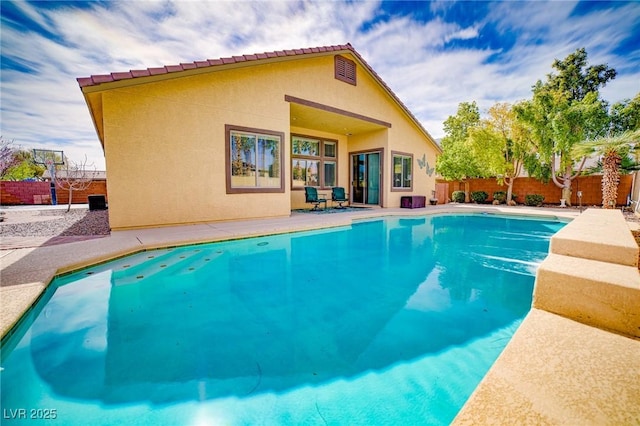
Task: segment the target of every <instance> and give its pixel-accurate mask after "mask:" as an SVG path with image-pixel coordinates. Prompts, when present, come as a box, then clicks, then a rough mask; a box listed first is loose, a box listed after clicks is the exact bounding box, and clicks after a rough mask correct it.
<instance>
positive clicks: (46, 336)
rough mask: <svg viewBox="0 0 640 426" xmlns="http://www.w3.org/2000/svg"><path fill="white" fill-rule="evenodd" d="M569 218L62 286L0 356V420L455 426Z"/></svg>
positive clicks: (360, 231)
mask: <svg viewBox="0 0 640 426" xmlns="http://www.w3.org/2000/svg"><path fill="white" fill-rule="evenodd" d="M562 226H564V223H562V222H557V221H550V220H525V219H516V218H505V217H499V216H492V215H462V216H459V215H457V216H453V215H443V216H432V217H413V218H388V219H384V220H374V221H365V222H361V223H357V224H355V225H353V226H352V227H345V228H338V229H331V230H321V231H313V232H303V233H292V234H285V235H277V236H268V237H260V238H251V239H244V240H237V241H229V242H224V243H213V244H204V245H197V246H188V247H181V248H174V249H163V250H155V251H148V252H143V253H139V254H136V255H133V256H129V257H126V258H122V259H119V260H116V261H114V262H110V263H106V264H102V265H98V266H94V267H92V268H88V269H84V270H82V271H79V272H77V273H74V274H70V275H66V276H63V277H59V278H57V279H56V280H55V281H54V282H53V283H52V284H51V286H50V287H49V289H48V291H47V294H46V295H45V297H43V299H42V300H41V301H40V302H39V303H38V305H37V306H36V308H35V309H33V310H32V312H31V313H30V314H29V315H30V316H29V317H28V318H27V320H26V321H23V322H22V324H21V325H20V326H19V329H18V330H17V331H16V332H15V333H14V334H13V336H12V337H11V338H10V339H9V340H8V341H7V342H5V344H4V346H3V350H2V372H1V375H2V383H1V386H2V407H3V421H4V422H13V421H15V422H20V421H25V422H29V423H32V422H33V420H41V421H42V422H45V421H47V422H48V421H50V420H47V419H45V417H49V418H51V417H53V416H55V418H56V420H57V421H58V422H59V423H60V424H93V423H100V424H123V423H126V424H129V423H131V424H133V423H135V424H255V423H261V424H300V423H304V424H325V423H332V424H345V423H348V424H380V423H387V424H426V423H429V424H448V423H450V422H451V420H452V419H453V417H454V416H455V415H456V413H457V412H458V411H459V409H460V408H461V407H462V405H463V404H464V402H465V401H466V399H467V398H468V397H469V395H470V394H471V392H472V391H473V389H474V388H475V387H476V385H477V384H478V383H479V381H480V380H481V379H482V377H483V376H484V374H485V373H486V371H487V370H488V369H489V367H490V366H491V364H492V363H493V361H494V360H495V359H496V357H497V356H498V355H499V353H500V352H501V351H502V349H503V348H504V346H505V345H506V344H507V342H508V341H509V339H510V337H511V336H512V334H513V333H514V332H515V330H516V329H517V327H518V325H519V324H520V322H521V321H522V319H523V318H524V316H525V315H526V313H527V312H528V310H529V308H530V304H531V294H532V288H533V281H534V274H535V269H536V267H537V265H538V264H539V263H540V262H541V261H542V260H543V259H544V257H545V256H546V254H547V251H548V244H549V239H550V237H551V235H553V234H554V233H555V232H556V231H557V230H559V229H560V228H561V227H562Z"/></svg>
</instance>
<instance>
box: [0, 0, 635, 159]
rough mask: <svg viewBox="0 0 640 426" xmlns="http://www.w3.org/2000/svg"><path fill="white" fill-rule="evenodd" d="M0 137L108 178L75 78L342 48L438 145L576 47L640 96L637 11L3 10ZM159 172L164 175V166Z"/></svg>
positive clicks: (356, 5) (53, 5) (609, 5)
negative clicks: (461, 107)
mask: <svg viewBox="0 0 640 426" xmlns="http://www.w3.org/2000/svg"><path fill="white" fill-rule="evenodd" d="M0 8H1V15H2V26H1V32H0V37H1V47H2V53H1V56H2V57H1V60H2V68H1V75H0V78H1V85H0V90H1V93H0V96H1V98H0V99H1V107H0V108H1V110H0V113H1V116H0V132H1V134H2V135H3V136H4V137H5V138H8V139H13V140H15V145H18V146H21V147H23V148H48V149H62V150H64V151H65V154H67V156H68V157H69V158H71V159H72V160H74V161H76V162H78V161H82V160H83V159H84V156H85V155H86V156H87V158H88V159H89V162H92V163H94V165H95V166H96V167H97V168H98V169H104V158H103V154H102V148H101V147H100V143H99V141H98V138H97V136H96V134H95V131H94V128H93V124H92V122H91V118H90V116H89V112H88V110H87V107H86V105H85V103H84V99H83V97H82V94H81V91H80V89H79V88H78V85H77V83H76V80H75V79H76V77H86V76H89V75H91V74H106V73H110V72H116V71H127V70H130V69H140V68H148V67H155V66H161V65H171V64H177V63H180V62H192V61H196V60H204V59H213V58H219V57H224V56H231V55H241V54H251V53H258V52H265V51H272V50H280V49H293V48H303V47H316V46H324V45H332V44H345V43H347V42H349V43H351V44H352V45H353V46H354V48H355V49H356V50H357V51H358V52H359V53H360V54H361V55H362V56H363V57H364V59H365V60H366V61H367V62H368V63H369V64H370V65H371V66H372V67H373V68H374V69H375V70H376V72H377V73H378V74H379V75H380V76H381V77H382V79H383V80H384V81H385V82H386V83H387V84H388V85H389V86H390V87H391V89H392V90H393V91H394V92H395V93H396V94H397V95H398V96H399V97H400V99H401V100H402V101H403V102H404V103H405V104H406V105H407V106H408V107H409V109H410V110H411V111H412V112H413V113H414V114H415V115H416V117H417V118H418V119H419V120H420V121H421V122H422V124H423V125H424V126H425V127H426V128H427V130H428V131H429V132H430V133H431V134H432V135H433V136H434V137H436V138H440V137H442V136H443V135H444V133H443V130H442V123H443V121H444V120H445V119H446V118H447V117H448V116H450V115H453V114H455V113H456V110H457V107H458V104H459V103H460V102H467V101H476V102H478V105H479V106H480V108H481V110H486V109H488V108H489V107H490V106H492V105H493V104H494V103H496V102H515V101H518V100H521V99H527V98H530V96H531V86H532V85H533V84H534V83H535V82H536V81H537V80H539V79H542V80H544V79H545V77H546V75H547V74H548V73H550V72H551V71H552V69H551V63H552V62H553V60H554V59H563V58H565V57H566V56H567V55H568V54H570V53H572V52H574V51H575V50H576V49H578V48H581V47H584V48H586V50H587V53H588V55H589V63H590V64H601V63H606V64H608V65H609V66H610V67H613V68H615V69H616V70H617V71H618V76H617V78H616V79H615V80H614V81H612V82H611V83H609V84H608V85H607V87H606V88H605V89H603V91H602V95H603V97H604V98H605V99H606V100H608V101H609V102H610V103H614V102H617V101H621V100H623V99H629V98H632V97H633V96H635V94H637V93H638V92H640V2H637V1H627V2H600V1H586V2H584V1H583V2H574V1H552V2H544V1H504V2H483V1H463V2H460V1H442V2H427V1H382V2H379V1H327V0H324V1H294V0H290V1H261V2H250V1H153V0H146V1H136V0H129V1H84V2H81V1H67V2H64V1H60V2H54V1H45V2H24V1H22V2H14V1H7V0H0ZM160 167H161V166H160Z"/></svg>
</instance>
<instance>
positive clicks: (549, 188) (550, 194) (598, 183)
mask: <svg viewBox="0 0 640 426" xmlns="http://www.w3.org/2000/svg"><path fill="white" fill-rule="evenodd" d="M634 178H635V174H631V175H623V176H620V183H619V184H618V199H617V200H616V204H617V205H618V206H624V205H626V204H627V197H629V196H631V195H632V187H633V180H634ZM453 191H467V192H468V193H469V194H470V193H472V192H474V191H484V192H486V193H487V194H489V198H488V199H487V202H489V203H490V202H492V201H493V193H494V192H497V191H505V192H506V191H507V186H506V185H503V186H500V185H498V182H497V180H496V179H467V180H465V181H444V180H438V182H437V183H436V197H437V198H438V203H439V204H444V203H447V202H449V201H450V200H451V194H452V193H453ZM578 191H582V205H583V206H599V205H602V175H591V176H579V177H578V178H576V179H575V180H574V181H573V183H572V185H571V204H572V205H575V206H577V205H579V204H580V200H579V199H578ZM636 192H637V191H636ZM513 193H514V194H515V195H517V198H516V202H517V203H518V204H523V203H524V197H525V196H526V195H528V194H540V195H542V196H544V204H558V205H559V204H560V196H561V194H562V190H561V189H560V188H558V187H557V186H556V185H555V184H554V183H553V182H549V183H543V182H541V181H539V180H538V179H534V178H530V177H520V178H517V179H516V180H515V182H514V183H513ZM633 199H635V198H633Z"/></svg>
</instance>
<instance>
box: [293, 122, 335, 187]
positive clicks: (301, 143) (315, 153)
mask: <svg viewBox="0 0 640 426" xmlns="http://www.w3.org/2000/svg"><path fill="white" fill-rule="evenodd" d="M337 144H338V143H337V142H336V141H327V140H322V139H316V138H311V137H306V136H298V135H292V136H291V179H292V182H291V187H292V188H302V187H305V186H317V187H321V188H328V187H333V186H336V185H337V182H338V176H337V172H338V159H337Z"/></svg>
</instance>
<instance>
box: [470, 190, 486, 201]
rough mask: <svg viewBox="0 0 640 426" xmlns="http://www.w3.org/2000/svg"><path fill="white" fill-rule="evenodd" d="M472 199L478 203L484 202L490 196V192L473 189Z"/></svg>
mask: <svg viewBox="0 0 640 426" xmlns="http://www.w3.org/2000/svg"><path fill="white" fill-rule="evenodd" d="M470 197H471V200H473V201H474V202H476V203H478V204H483V203H484V202H485V201H487V198H489V194H487V193H486V192H484V191H473V192H472V193H471V195H470Z"/></svg>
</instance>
